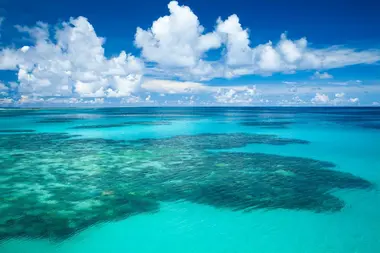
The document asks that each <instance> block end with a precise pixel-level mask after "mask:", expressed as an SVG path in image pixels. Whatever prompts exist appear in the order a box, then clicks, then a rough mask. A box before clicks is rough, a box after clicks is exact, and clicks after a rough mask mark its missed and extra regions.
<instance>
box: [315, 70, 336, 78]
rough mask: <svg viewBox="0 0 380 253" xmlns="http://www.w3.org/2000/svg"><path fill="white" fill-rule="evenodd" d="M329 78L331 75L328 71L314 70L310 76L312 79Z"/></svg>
mask: <svg viewBox="0 0 380 253" xmlns="http://www.w3.org/2000/svg"><path fill="white" fill-rule="evenodd" d="M331 78H333V76H332V75H330V74H329V73H327V72H319V71H316V72H315V73H314V75H313V76H312V79H331Z"/></svg>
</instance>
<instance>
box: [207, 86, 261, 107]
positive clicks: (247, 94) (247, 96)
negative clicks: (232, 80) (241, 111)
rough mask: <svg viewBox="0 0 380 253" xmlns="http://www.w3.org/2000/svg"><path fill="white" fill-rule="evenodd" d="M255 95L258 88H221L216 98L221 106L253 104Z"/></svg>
mask: <svg viewBox="0 0 380 253" xmlns="http://www.w3.org/2000/svg"><path fill="white" fill-rule="evenodd" d="M255 95H256V87H251V88H249V87H246V88H244V89H243V90H238V89H234V88H219V89H218V91H217V92H216V94H215V95H214V98H215V100H216V102H217V103H220V104H251V103H252V102H253V101H254V97H255Z"/></svg>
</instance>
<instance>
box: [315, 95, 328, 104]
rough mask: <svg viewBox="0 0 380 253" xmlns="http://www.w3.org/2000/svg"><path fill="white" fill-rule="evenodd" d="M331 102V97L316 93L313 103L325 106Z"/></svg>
mask: <svg viewBox="0 0 380 253" xmlns="http://www.w3.org/2000/svg"><path fill="white" fill-rule="evenodd" d="M329 101H330V99H329V96H327V95H326V94H322V93H316V94H315V96H314V97H313V98H312V100H311V102H312V103H315V104H325V103H328V102H329Z"/></svg>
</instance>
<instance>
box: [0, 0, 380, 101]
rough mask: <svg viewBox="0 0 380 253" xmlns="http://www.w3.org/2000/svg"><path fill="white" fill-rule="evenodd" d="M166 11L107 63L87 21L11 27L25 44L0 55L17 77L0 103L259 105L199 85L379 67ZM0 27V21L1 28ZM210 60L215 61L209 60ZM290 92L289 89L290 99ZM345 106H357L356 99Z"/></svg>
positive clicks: (246, 92) (250, 90) (374, 57)
mask: <svg viewBox="0 0 380 253" xmlns="http://www.w3.org/2000/svg"><path fill="white" fill-rule="evenodd" d="M168 10H169V13H168V15H164V16H162V17H160V18H158V19H157V20H155V21H153V22H152V25H151V26H150V27H142V28H140V27H138V28H137V29H136V33H135V38H134V44H135V46H136V48H137V49H139V50H140V53H141V54H140V55H137V56H136V55H135V56H134V55H132V54H129V53H127V52H125V51H121V52H119V53H118V54H117V55H116V56H113V57H106V56H105V54H104V44H105V39H104V38H102V37H99V36H98V35H97V34H96V32H95V29H94V27H93V26H92V25H91V23H90V22H89V21H88V20H87V18H85V17H77V18H71V19H70V20H69V21H67V22H62V23H59V24H56V25H55V26H54V27H52V26H51V25H49V24H46V23H42V22H37V24H36V25H35V26H33V27H26V26H21V25H16V26H15V28H16V29H17V30H18V31H19V32H20V33H21V34H23V35H26V36H27V37H28V38H29V40H28V41H27V43H26V44H25V45H24V46H22V47H20V48H14V47H2V48H1V49H0V70H8V71H9V70H10V71H14V72H15V73H16V74H17V80H15V82H14V83H12V84H10V83H0V92H2V93H1V94H2V100H0V102H1V103H6V102H9V101H13V102H14V103H18V104H23V103H26V101H29V102H41V101H44V102H46V101H49V102H50V103H55V101H60V102H62V103H66V102H67V103H82V102H83V103H86V101H95V102H94V103H101V104H103V103H104V102H105V101H107V100H117V101H119V102H125V103H135V102H136V103H140V102H144V103H145V102H149V103H152V102H153V101H154V99H153V97H154V96H161V97H163V96H165V94H168V95H178V94H182V95H186V94H192V95H197V94H200V95H201V94H208V95H209V97H208V99H211V100H212V101H211V102H212V103H220V104H231V103H238V104H239V103H241V104H251V103H252V102H254V101H258V99H259V98H258V93H257V91H256V88H255V87H253V86H244V87H236V86H234V87H222V86H207V85H205V84H203V83H202V82H203V81H206V80H212V79H215V78H223V79H232V78H236V77H239V76H244V75H261V76H269V75H272V74H274V73H287V74H292V73H296V72H299V71H306V70H307V71H310V70H312V71H314V72H315V73H314V75H313V76H312V79H331V78H333V76H332V75H330V74H329V73H328V72H326V70H328V69H334V68H343V67H346V66H351V65H356V64H373V63H375V62H378V61H380V50H378V49H368V50H356V49H355V48H347V47H342V46H329V47H326V48H314V47H312V45H311V43H309V41H308V40H307V39H306V38H305V37H303V38H298V39H293V40H292V39H289V38H288V36H287V34H286V33H283V34H281V35H280V36H279V40H278V41H277V42H272V41H268V42H267V43H265V44H259V45H252V43H251V39H250V31H249V29H248V28H246V27H244V26H243V25H242V24H241V23H240V20H239V17H238V16H237V15H236V14H233V15H231V16H229V17H227V18H226V19H223V18H218V19H217V20H215V27H214V28H213V30H210V31H208V30H206V29H205V28H204V27H203V26H202V25H201V22H200V19H199V18H198V17H197V15H196V14H195V13H194V12H193V11H192V10H191V9H190V8H189V7H188V6H184V5H180V4H179V3H178V2H176V1H171V2H170V3H169V4H168ZM2 20H3V18H1V17H0V26H1V23H2ZM0 39H1V37H0ZM0 45H1V44H0ZM210 54H211V55H213V57H212V58H213V59H215V60H209V59H210V57H209V56H210ZM296 91H297V88H296V87H295V86H294V87H292V92H293V93H295V92H296ZM148 98H149V99H148ZM177 98H178V97H175V99H177ZM297 98H299V97H297ZM337 98H339V99H341V97H337ZM293 100H294V99H293ZM295 100H296V101H298V100H299V99H295ZM328 101H330V99H329V97H328V96H327V95H325V94H321V93H317V94H316V95H315V96H314V97H313V98H312V99H311V103H312V104H318V103H326V102H328ZM350 101H351V102H352V103H358V101H359V99H356V98H353V99H350ZM88 103H91V102H88Z"/></svg>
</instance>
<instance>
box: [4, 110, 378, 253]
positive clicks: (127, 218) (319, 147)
mask: <svg viewBox="0 0 380 253" xmlns="http://www.w3.org/2000/svg"><path fill="white" fill-rule="evenodd" d="M379 157H380V108H359V107H355V108H343V107H342V108H339V107H338V108H336V107H332V108H323V107H314V108H295V107H290V108H288V107H281V108H247V107H208V108H201V107H195V108H190V107H185V108H97V109H67V108H66V109H25V110H22V109H3V110H0V198H1V199H0V200H1V201H0V252H1V253H3V252H5V253H10V252H12V253H13V252H23V253H24V252H28V253H29V252H59V253H66V252H67V253H78V252H115V253H116V252H117V253H119V252H123V253H124V252H131V253H132V252H133V253H140V252H141V253H145V252H167V253H170V252H197V253H202V252H208V253H210V252H212V253H214V252H215V253H216V252H218V253H219V252H292V253H297V252H368V253H373V252H380V233H379V231H380V215H379V213H378V212H379V210H380V192H379V184H380V159H379Z"/></svg>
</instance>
